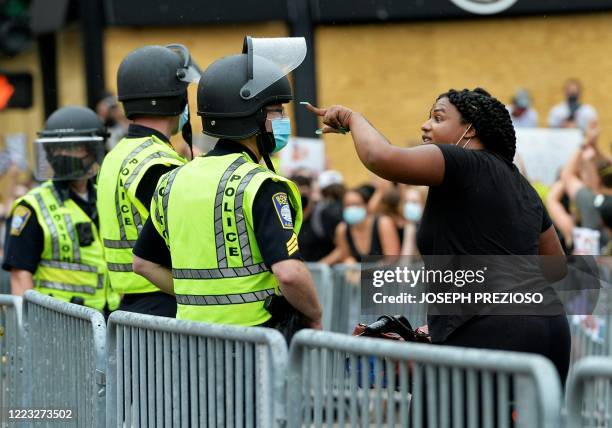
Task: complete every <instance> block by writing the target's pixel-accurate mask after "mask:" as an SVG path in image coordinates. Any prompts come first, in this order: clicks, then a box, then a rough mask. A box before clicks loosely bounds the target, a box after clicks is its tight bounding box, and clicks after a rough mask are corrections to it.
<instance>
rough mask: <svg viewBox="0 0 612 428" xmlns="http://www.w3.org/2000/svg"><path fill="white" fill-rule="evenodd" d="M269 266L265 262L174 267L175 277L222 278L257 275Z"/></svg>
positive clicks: (173, 274) (173, 275)
mask: <svg viewBox="0 0 612 428" xmlns="http://www.w3.org/2000/svg"><path fill="white" fill-rule="evenodd" d="M267 270H268V267H267V266H266V264H265V263H258V264H256V265H249V266H243V267H236V268H220V269H172V277H173V278H174V279H220V278H238V277H241V276H250V275H257V274H258V273H262V272H266V271H267Z"/></svg>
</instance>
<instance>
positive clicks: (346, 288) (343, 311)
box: [330, 264, 376, 334]
mask: <svg viewBox="0 0 612 428" xmlns="http://www.w3.org/2000/svg"><path fill="white" fill-rule="evenodd" d="M333 283H334V286H333V290H334V292H333V298H332V301H333V305H332V310H331V328H330V330H331V331H333V332H336V333H345V334H350V333H351V332H352V331H353V328H354V327H355V324H357V323H358V322H360V321H362V322H363V321H365V322H368V321H375V320H376V318H375V317H370V318H368V319H364V318H363V317H362V316H361V265H359V264H354V265H336V266H334V268H333Z"/></svg>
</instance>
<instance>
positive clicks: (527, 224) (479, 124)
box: [306, 88, 570, 381]
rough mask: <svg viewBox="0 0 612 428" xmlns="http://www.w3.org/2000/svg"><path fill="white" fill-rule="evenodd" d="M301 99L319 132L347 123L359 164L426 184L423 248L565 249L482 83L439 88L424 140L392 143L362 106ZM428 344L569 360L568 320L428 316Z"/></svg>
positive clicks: (560, 363) (428, 251) (562, 368)
mask: <svg viewBox="0 0 612 428" xmlns="http://www.w3.org/2000/svg"><path fill="white" fill-rule="evenodd" d="M306 107H307V108H308V109H309V110H310V111H312V112H313V113H315V114H317V115H319V116H321V117H322V118H323V123H324V124H325V126H324V128H323V130H322V132H323V133H338V132H340V133H341V132H344V131H345V130H350V133H351V135H352V138H353V142H354V144H355V149H356V151H357V154H358V156H359V159H360V160H361V162H362V163H363V164H364V165H365V166H366V168H368V169H369V170H370V171H372V172H373V173H375V174H376V175H378V176H380V177H382V178H384V179H387V180H389V181H395V182H400V183H406V184H415V185H427V186H430V190H429V193H428V196H427V202H426V205H425V209H424V212H423V216H422V220H421V227H420V229H419V232H418V234H417V245H418V249H419V252H420V253H421V254H423V255H451V254H452V255H509V256H511V255H534V256H535V255H558V256H561V255H563V251H562V249H561V245H560V243H559V240H558V238H557V235H556V233H555V230H554V227H553V226H552V222H551V220H550V218H549V216H548V213H547V212H546V209H545V208H544V206H543V204H542V202H541V200H540V198H539V197H538V195H537V194H536V192H535V190H534V189H533V188H532V187H531V185H530V184H529V183H528V182H527V180H526V179H525V178H524V177H523V176H522V175H521V174H520V173H519V171H518V169H517V168H516V166H515V165H514V164H513V159H514V154H515V151H516V137H515V133H514V128H513V126H512V122H511V119H510V116H509V114H508V111H507V110H506V108H505V107H504V105H503V104H502V103H500V102H499V101H498V100H497V99H496V98H494V97H492V96H491V95H490V94H489V93H488V92H486V91H485V90H483V89H480V88H476V89H474V90H467V89H464V90H461V91H457V90H450V91H448V92H446V93H443V94H441V95H440V96H439V97H438V98H437V99H436V100H435V102H434V104H433V106H432V107H431V110H430V112H429V118H428V119H427V121H426V122H425V123H424V124H423V125H422V127H421V130H422V132H423V136H422V139H423V143H424V144H422V145H420V146H417V147H413V148H401V147H396V146H393V145H391V144H390V143H389V141H388V140H387V139H386V138H385V137H384V136H383V135H382V134H381V133H380V132H378V131H377V130H376V129H375V128H374V127H373V126H372V125H371V124H370V123H369V122H368V121H367V120H366V118H365V117H364V116H362V115H361V114H360V113H358V112H355V111H352V110H350V109H348V108H346V107H343V106H339V105H334V106H332V107H329V108H326V109H323V108H316V107H314V106H311V105H306ZM428 325H429V333H430V335H431V338H432V342H434V343H438V344H448V345H454V346H469V347H477V348H489V349H502V350H512V351H521V352H532V353H537V354H541V355H544V356H546V357H548V358H550V359H551V360H552V362H553V363H554V364H555V366H556V367H557V370H558V371H559V374H560V376H561V379H562V381H563V380H564V379H565V377H566V375H567V370H568V366H569V352H570V335H569V326H568V323H567V319H566V317H565V316H564V315H557V316H525V315H521V316H503V315H489V316H473V317H466V316H458V315H457V316H454V315H453V316H448V315H445V316H441V315H438V316H429V317H428Z"/></svg>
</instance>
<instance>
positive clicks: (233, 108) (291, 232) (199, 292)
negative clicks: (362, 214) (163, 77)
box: [134, 37, 322, 340]
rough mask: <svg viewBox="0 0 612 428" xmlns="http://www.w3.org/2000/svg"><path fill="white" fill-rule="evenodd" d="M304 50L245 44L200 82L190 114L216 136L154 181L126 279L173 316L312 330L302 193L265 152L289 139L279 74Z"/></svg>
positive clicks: (284, 42) (284, 81)
mask: <svg viewBox="0 0 612 428" xmlns="http://www.w3.org/2000/svg"><path fill="white" fill-rule="evenodd" d="M305 54H306V42H305V40H304V38H303V37H290V38H263V39H261V38H251V37H246V38H245V44H244V49H243V53H242V54H239V55H231V56H227V57H224V58H221V59H219V60H217V61H215V62H213V63H212V64H211V65H210V66H209V67H208V68H207V69H206V71H205V73H204V75H203V76H202V79H201V81H200V84H199V86H198V115H200V116H201V117H202V125H203V130H204V133H205V134H207V135H210V136H212V137H216V138H219V141H218V142H217V144H216V146H215V148H214V149H213V150H212V151H210V152H209V153H207V154H206V155H205V156H200V157H198V158H196V159H195V160H194V161H192V162H190V163H189V164H187V165H184V166H182V167H180V168H177V169H175V170H174V171H172V172H170V173H167V174H165V175H164V176H163V177H162V178H161V180H160V181H159V184H158V186H157V190H156V192H155V197H154V198H153V202H152V203H151V216H150V217H149V219H148V220H147V222H146V223H145V225H144V228H143V230H142V233H141V234H140V236H139V238H138V242H137V243H136V247H135V248H134V270H135V272H137V273H138V274H140V275H143V276H144V277H145V278H147V279H148V280H149V281H151V282H153V283H154V284H156V285H157V286H158V287H160V288H161V289H163V290H164V291H166V292H167V293H174V294H175V296H176V301H177V304H178V310H177V318H179V319H186V320H192V321H200V322H207V323H218V324H234V325H242V326H267V327H273V328H278V329H279V330H281V331H282V332H283V333H284V334H285V338H286V339H287V340H290V337H291V336H292V334H293V333H294V332H295V330H296V329H298V328H299V324H300V323H294V324H293V326H294V327H295V328H285V326H287V323H286V320H287V319H288V318H289V317H290V318H292V319H293V318H296V317H297V318H300V319H301V320H302V321H303V322H302V325H303V326H308V327H311V328H315V329H320V328H321V316H322V313H321V311H322V310H321V305H320V303H319V300H318V298H317V294H316V291H315V287H314V283H313V281H312V277H311V276H310V273H309V272H308V269H307V268H306V266H305V265H304V262H303V261H302V258H301V255H300V250H299V244H298V237H297V235H298V233H299V231H300V228H301V225H302V207H301V198H300V192H299V190H298V188H297V186H296V185H295V184H294V183H293V182H291V181H290V180H288V179H286V178H284V177H282V176H280V175H278V174H276V173H275V172H274V169H273V166H272V163H271V161H270V157H269V156H270V154H272V153H275V152H278V151H280V150H282V149H283V148H284V147H285V145H286V144H287V141H288V139H289V136H290V135H291V123H290V120H289V118H288V116H287V113H286V111H285V109H284V104H286V103H288V102H290V101H291V100H292V99H293V95H292V90H291V86H290V84H289V79H288V78H287V76H286V73H288V72H290V71H291V70H293V69H294V68H296V67H297V66H298V65H299V64H300V63H301V62H302V60H303V58H304V56H305ZM248 76H252V78H249V77H248ZM262 158H263V159H264V161H265V162H266V165H267V166H268V168H264V167H263V166H261V165H259V162H260V160H261V159H262ZM280 292H282V296H280ZM281 308H282V309H281Z"/></svg>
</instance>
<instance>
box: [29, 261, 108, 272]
mask: <svg viewBox="0 0 612 428" xmlns="http://www.w3.org/2000/svg"><path fill="white" fill-rule="evenodd" d="M39 265H40V266H44V267H50V268H56V269H63V270H75V271H78V272H97V271H98V269H96V267H95V266H90V265H84V264H81V263H70V262H61V261H58V260H41V261H40V263H39Z"/></svg>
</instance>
